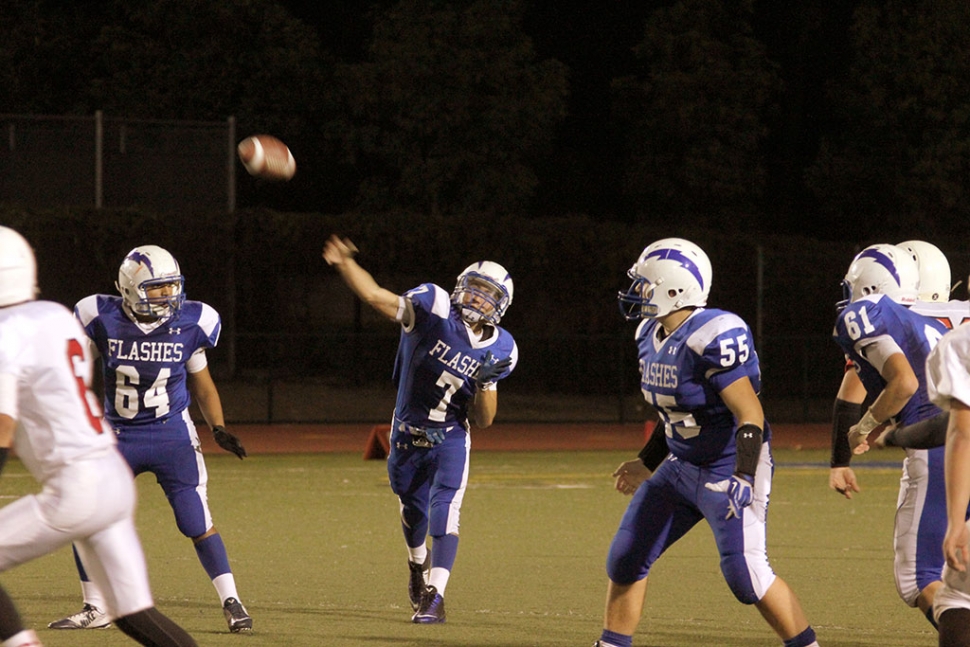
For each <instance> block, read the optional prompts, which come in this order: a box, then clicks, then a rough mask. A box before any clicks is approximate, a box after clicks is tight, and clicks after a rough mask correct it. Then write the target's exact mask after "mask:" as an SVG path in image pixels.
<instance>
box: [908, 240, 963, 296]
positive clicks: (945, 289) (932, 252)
mask: <svg viewBox="0 0 970 647" xmlns="http://www.w3.org/2000/svg"><path fill="white" fill-rule="evenodd" d="M896 247H902V248H903V249H905V250H906V251H907V252H909V254H910V256H912V257H913V260H914V261H916V267H917V269H918V270H919V300H920V301H931V302H932V301H935V302H939V303H943V302H946V301H949V300H950V263H949V262H948V261H947V260H946V255H944V254H943V252H941V251H940V248H939V247H937V246H936V245H934V244H932V243H927V242H926V241H923V240H907V241H906V242H904V243H899V244H898V245H896Z"/></svg>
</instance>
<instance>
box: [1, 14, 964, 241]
mask: <svg viewBox="0 0 970 647" xmlns="http://www.w3.org/2000/svg"><path fill="white" fill-rule="evenodd" d="M835 5H837V6H835ZM968 18H970V9H968V6H967V4H966V3H965V2H962V1H961V0H940V1H939V2H935V3H930V4H925V3H924V4H920V5H916V6H913V5H912V3H908V2H905V1H903V0H853V1H852V2H846V3H831V2H826V1H825V0H808V1H807V2H803V3H791V2H783V1H782V0H761V1H755V0H744V1H742V2H727V1H721V2H705V1H701V0H678V1H670V0H666V1H662V2H661V1H659V0H656V1H653V2H633V1H632V0H631V1H630V2H616V3H591V4H590V6H587V7H572V8H567V7H564V6H563V4H562V3H558V2H553V1H552V0H458V1H455V2H442V1H439V0H400V1H398V2H391V1H389V0H383V1H380V2H372V3H369V4H368V5H366V7H365V8H363V9H362V8H360V3H357V2H353V1H351V0H333V1H331V2H322V3H314V4H312V5H311V4H308V3H287V2H281V1H276V0H152V1H151V2H147V1H145V0H134V1H132V0H106V1H103V2H94V1H82V2H67V1H65V0H8V1H7V2H5V3H4V9H3V11H2V12H0V33H2V35H3V38H2V39H0V102H2V105H3V106H4V111H6V112H16V113H43V114H64V113H80V114H90V113H92V112H93V111H94V110H98V109H100V110H104V111H105V112H107V113H111V114H115V115H119V116H131V117H149V118H165V119H193V120H195V119H204V120H222V119H224V118H225V117H226V116H228V115H230V114H233V115H236V117H237V119H238V123H239V127H240V132H241V134H244V133H246V132H255V131H267V132H272V133H275V134H278V135H279V136H281V137H282V138H284V139H285V140H286V141H288V142H289V143H290V144H291V148H293V150H294V153H295V154H296V156H297V158H298V159H299V160H300V173H299V175H298V177H297V179H296V180H294V182H293V183H292V184H291V185H289V186H288V187H286V190H268V189H266V190H263V189H261V188H260V187H249V188H248V189H247V191H244V194H245V195H244V198H245V200H247V201H248V204H251V205H262V206H269V207H273V208H278V209H282V210H300V211H319V212H326V213H344V212H352V211H358V212H369V211H377V210H380V211H387V210H395V209H403V210H413V211H423V212H428V213H434V214H445V215H452V216H457V215H461V214H466V215H467V214H515V215H517V216H519V217H538V216H541V215H553V216H562V215H568V214H582V215H587V216H589V217H590V218H592V219H594V220H596V221H606V220H616V221H622V222H627V223H655V224H662V223H663V222H684V221H690V222H691V224H692V225H694V226H701V227H714V228H725V227H727V228H730V229H732V230H737V231H746V232H757V231H765V232H772V231H786V232H792V233H798V234H805V235H809V236H814V237H818V238H823V239H830V240H833V239H837V240H852V241H857V242H862V243H865V242H871V241H875V240H880V241H881V240H893V239H902V238H909V237H924V238H928V239H930V240H933V239H935V238H938V237H942V236H947V235H949V234H950V233H951V232H965V231H966V228H967V227H966V224H965V223H966V222H968V216H970V213H968V211H970V206H968V200H967V192H968V190H970V179H968V178H970V118H968V115H970V96H968V95H970V90H968V89H967V88H968V85H967V83H966V80H967V79H968V78H970V69H968V68H970V56H968V54H970V32H968V31H967V30H966V29H965V25H966V24H967V23H968Z"/></svg>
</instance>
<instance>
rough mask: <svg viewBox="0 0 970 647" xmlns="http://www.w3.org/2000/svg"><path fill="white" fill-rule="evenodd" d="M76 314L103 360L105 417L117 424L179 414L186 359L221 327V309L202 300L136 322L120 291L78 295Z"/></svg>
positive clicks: (184, 400)
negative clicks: (172, 312) (165, 315)
mask: <svg viewBox="0 0 970 647" xmlns="http://www.w3.org/2000/svg"><path fill="white" fill-rule="evenodd" d="M74 315H75V316H76V317H77V318H78V320H79V321H80V322H81V325H82V326H83V327H84V331H85V332H86V333H87V335H88V337H89V338H90V339H91V341H92V343H93V345H94V347H95V349H96V350H97V352H98V353H99V354H100V355H101V361H102V362H103V363H104V369H105V370H104V375H105V380H104V381H105V384H104V411H105V418H106V419H107V420H108V422H109V423H110V424H111V425H112V426H113V427H115V428H118V427H132V426H138V425H150V424H158V423H160V422H164V421H165V420H167V419H168V418H170V417H172V416H181V414H182V411H183V410H185V409H186V408H188V406H189V402H190V396H189V391H188V388H187V385H186V375H187V373H188V371H189V370H191V368H192V367H191V365H190V364H189V359H190V358H191V357H192V356H193V354H195V353H196V352H197V351H199V350H205V349H206V348H214V347H215V345H216V342H218V340H219V332H220V331H221V330H222V324H221V322H220V320H219V313H217V312H216V311H215V309H213V308H212V307H211V306H208V305H206V304H205V303H202V302H200V301H186V302H185V303H184V304H183V305H182V308H181V310H180V311H179V314H178V317H176V318H171V317H170V318H167V319H164V320H161V321H154V322H151V323H136V322H134V321H132V319H131V318H130V317H129V316H128V314H127V312H126V311H125V309H124V307H123V301H122V299H121V297H117V296H108V295H104V294H95V295H91V296H89V297H85V298H84V299H82V300H80V301H78V303H77V305H76V306H75V307H74ZM200 359H202V361H203V363H202V365H201V366H200V367H199V368H200V369H201V368H203V367H204V366H205V363H204V355H203V356H202V357H201V358H200Z"/></svg>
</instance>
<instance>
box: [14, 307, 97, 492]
mask: <svg viewBox="0 0 970 647" xmlns="http://www.w3.org/2000/svg"><path fill="white" fill-rule="evenodd" d="M0 373H2V374H7V375H13V376H14V377H16V380H17V411H15V412H11V413H13V414H14V417H15V418H16V419H17V420H18V421H19V422H20V425H19V426H18V429H17V433H16V436H15V440H14V446H15V448H16V451H17V455H18V456H19V457H20V459H21V460H22V461H23V462H24V464H25V465H26V466H27V469H28V470H30V472H31V474H33V475H34V477H35V478H37V480H38V481H41V482H43V481H44V480H46V479H47V478H49V477H50V476H51V475H52V474H53V473H54V472H56V471H57V469H58V467H60V466H61V465H63V464H65V463H67V462H70V461H71V460H73V459H75V458H77V457H79V456H83V455H85V454H89V453H93V452H98V451H103V450H104V448H106V447H110V446H111V445H113V444H114V442H115V439H114V434H112V433H111V432H110V430H109V429H108V428H107V427H106V426H105V425H104V423H103V421H102V420H101V418H100V408H99V407H98V405H97V401H96V398H95V397H94V394H93V393H91V391H90V390H89V386H90V380H91V355H90V351H89V349H88V345H87V340H86V339H85V337H84V332H83V331H82V330H81V328H80V326H79V325H78V323H77V321H76V320H75V319H74V317H72V316H71V313H70V312H69V311H68V310H67V309H66V308H64V306H62V305H59V304H56V303H53V302H50V301H31V302H28V303H25V304H22V305H19V306H14V307H8V308H2V309H0Z"/></svg>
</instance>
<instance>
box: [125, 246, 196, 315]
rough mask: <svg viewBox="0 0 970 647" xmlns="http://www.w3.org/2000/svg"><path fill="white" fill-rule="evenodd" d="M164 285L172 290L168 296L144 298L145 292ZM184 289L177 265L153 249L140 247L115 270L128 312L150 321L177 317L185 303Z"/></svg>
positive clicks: (162, 252) (131, 252) (164, 251)
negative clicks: (150, 319)
mask: <svg viewBox="0 0 970 647" xmlns="http://www.w3.org/2000/svg"><path fill="white" fill-rule="evenodd" d="M166 285H170V286H172V293H171V294H168V295H162V296H156V297H150V296H148V290H151V289H153V288H159V287H162V286H166ZM184 286H185V277H184V276H182V272H181V270H180V269H179V264H178V261H176V260H175V257H174V256H172V255H171V254H170V253H169V252H168V251H167V250H164V249H162V248H161V247H158V246H157V245H142V246H140V247H136V248H134V249H133V250H131V251H130V252H128V255H127V256H125V260H124V261H122V263H121V267H120V268H119V269H118V281H117V282H116V283H115V287H116V288H118V292H120V293H121V296H122V298H123V299H124V302H125V307H127V308H128V310H129V311H131V312H132V313H134V314H135V315H137V316H140V317H151V318H153V319H166V318H169V317H174V316H176V315H177V314H178V311H179V310H181V308H182V302H183V301H185V292H184Z"/></svg>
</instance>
